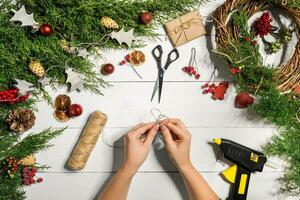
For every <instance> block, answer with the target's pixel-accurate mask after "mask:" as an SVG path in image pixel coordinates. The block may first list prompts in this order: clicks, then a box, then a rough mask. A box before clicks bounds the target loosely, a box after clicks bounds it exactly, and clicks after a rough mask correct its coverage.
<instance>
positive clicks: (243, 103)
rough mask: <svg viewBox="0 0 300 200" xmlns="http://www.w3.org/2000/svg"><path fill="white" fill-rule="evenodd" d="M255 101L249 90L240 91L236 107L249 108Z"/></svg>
mask: <svg viewBox="0 0 300 200" xmlns="http://www.w3.org/2000/svg"><path fill="white" fill-rule="evenodd" d="M253 103H254V98H253V97H251V96H250V95H249V94H248V93H247V92H240V93H239V94H238V95H237V96H236V97H235V101H234V105H235V107H236V108H248V107H249V106H251V105H252V104H253Z"/></svg>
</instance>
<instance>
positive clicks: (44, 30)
mask: <svg viewBox="0 0 300 200" xmlns="http://www.w3.org/2000/svg"><path fill="white" fill-rule="evenodd" d="M39 31H40V33H41V34H42V35H43V36H49V35H51V34H52V33H53V29H52V26H50V25H49V24H43V25H42V26H40V28H39Z"/></svg>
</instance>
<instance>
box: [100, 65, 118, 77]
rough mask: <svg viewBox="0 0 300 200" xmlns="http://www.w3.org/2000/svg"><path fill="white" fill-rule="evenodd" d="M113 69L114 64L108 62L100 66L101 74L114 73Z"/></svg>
mask: <svg viewBox="0 0 300 200" xmlns="http://www.w3.org/2000/svg"><path fill="white" fill-rule="evenodd" d="M114 71H115V66H114V65H113V64H110V63H107V64H105V65H103V66H102V68H101V73H102V74H103V75H110V74H112V73H114Z"/></svg>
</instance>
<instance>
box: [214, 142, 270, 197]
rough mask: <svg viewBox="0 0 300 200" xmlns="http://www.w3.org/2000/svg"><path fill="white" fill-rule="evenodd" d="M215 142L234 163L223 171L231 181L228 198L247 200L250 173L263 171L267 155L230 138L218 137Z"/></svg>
mask: <svg viewBox="0 0 300 200" xmlns="http://www.w3.org/2000/svg"><path fill="white" fill-rule="evenodd" d="M214 142H215V143H216V144H217V145H219V146H220V148H221V151H222V153H223V154H224V157H225V158H226V159H228V160H230V161H231V162H233V163H234V165H232V166H231V167H230V168H229V169H227V170H225V171H223V172H222V175H223V176H224V177H225V179H226V180H227V181H229V182H230V183H231V189H230V194H229V197H228V198H227V200H246V199H247V192H248V186H249V180H250V175H251V173H253V172H256V171H258V172H262V170H263V168H264V165H265V163H266V162H267V157H266V156H265V155H264V154H263V153H261V152H258V151H255V150H253V149H250V148H248V147H245V146H243V145H241V144H238V143H236V142H233V141H230V140H226V139H220V138H217V139H214Z"/></svg>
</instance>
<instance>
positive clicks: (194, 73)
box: [182, 65, 201, 79]
mask: <svg viewBox="0 0 300 200" xmlns="http://www.w3.org/2000/svg"><path fill="white" fill-rule="evenodd" d="M182 71H184V72H185V73H187V74H188V75H190V76H194V77H195V79H199V78H200V76H201V75H200V74H199V72H198V70H196V69H195V67H193V66H190V65H189V66H185V67H183V68H182Z"/></svg>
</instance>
